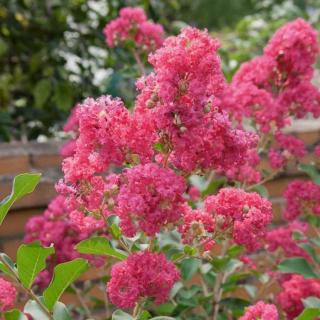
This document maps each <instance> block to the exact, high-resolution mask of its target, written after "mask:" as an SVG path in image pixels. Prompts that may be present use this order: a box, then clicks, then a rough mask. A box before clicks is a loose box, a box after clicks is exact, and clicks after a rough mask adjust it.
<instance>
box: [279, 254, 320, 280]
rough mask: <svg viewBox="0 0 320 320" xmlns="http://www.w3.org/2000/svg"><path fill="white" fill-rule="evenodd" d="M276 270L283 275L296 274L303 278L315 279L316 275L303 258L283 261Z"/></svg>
mask: <svg viewBox="0 0 320 320" xmlns="http://www.w3.org/2000/svg"><path fill="white" fill-rule="evenodd" d="M278 269H279V270H280V271H281V272H283V273H298V274H301V275H303V276H304V277H305V278H317V277H318V275H317V274H316V273H315V272H314V271H313V269H312V267H311V266H310V264H309V263H308V262H307V261H306V260H305V259H303V258H290V259H286V260H283V261H282V262H281V263H280V264H279V265H278Z"/></svg>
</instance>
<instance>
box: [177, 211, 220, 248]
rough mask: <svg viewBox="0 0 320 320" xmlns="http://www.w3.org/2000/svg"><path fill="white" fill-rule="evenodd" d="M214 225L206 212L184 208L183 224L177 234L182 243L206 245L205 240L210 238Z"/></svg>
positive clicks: (210, 216)
mask: <svg viewBox="0 0 320 320" xmlns="http://www.w3.org/2000/svg"><path fill="white" fill-rule="evenodd" d="M214 225H215V222H214V219H213V217H212V215H211V214H209V213H208V212H206V211H201V210H194V209H192V208H190V207H189V206H185V212H184V215H183V223H182V225H181V226H179V232H180V233H181V237H182V240H183V242H184V243H187V244H193V242H194V241H196V242H197V243H201V242H202V243H204V244H206V245H208V243H207V240H209V239H210V238H212V232H213V231H214ZM205 251H207V250H205Z"/></svg>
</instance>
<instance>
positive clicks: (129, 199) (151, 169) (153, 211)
mask: <svg viewBox="0 0 320 320" xmlns="http://www.w3.org/2000/svg"><path fill="white" fill-rule="evenodd" d="M119 180H120V186H119V192H118V193H117V195H116V196H115V201H114V202H115V205H114V212H115V213H116V214H117V215H118V216H119V217H120V219H121V224H120V225H121V229H122V231H123V233H124V234H125V235H126V236H129V237H130V236H134V235H135V234H136V232H137V231H144V232H145V233H146V234H147V235H150V236H152V235H155V234H156V233H157V232H159V231H160V228H161V227H162V226H165V225H167V224H168V223H175V222H177V221H178V220H179V219H180V217H181V215H182V213H183V210H184V206H183V204H184V198H183V193H184V191H185V188H186V187H185V182H184V179H183V178H182V177H181V176H177V175H176V174H175V173H174V171H172V170H171V169H166V168H161V167H159V166H158V165H157V164H154V163H148V164H146V165H138V166H135V167H133V168H131V169H127V170H125V172H124V173H123V174H122V175H121V177H120V179H119Z"/></svg>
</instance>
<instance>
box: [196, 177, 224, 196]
mask: <svg viewBox="0 0 320 320" xmlns="http://www.w3.org/2000/svg"><path fill="white" fill-rule="evenodd" d="M225 182H226V180H225V179H224V178H221V179H216V180H213V181H211V182H210V184H209V185H208V186H207V188H206V189H205V190H203V191H202V196H203V197H206V196H208V195H211V194H214V193H215V192H216V191H217V190H218V189H219V188H220V187H221V186H223V184H224V183H225Z"/></svg>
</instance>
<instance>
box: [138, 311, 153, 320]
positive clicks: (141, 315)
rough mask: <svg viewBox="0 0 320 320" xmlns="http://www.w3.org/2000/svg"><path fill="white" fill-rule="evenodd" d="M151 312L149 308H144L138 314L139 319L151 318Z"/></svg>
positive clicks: (146, 319)
mask: <svg viewBox="0 0 320 320" xmlns="http://www.w3.org/2000/svg"><path fill="white" fill-rule="evenodd" d="M150 317H151V314H150V313H149V312H148V311H147V310H143V311H142V312H141V314H140V315H139V316H138V320H148V319H150Z"/></svg>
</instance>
